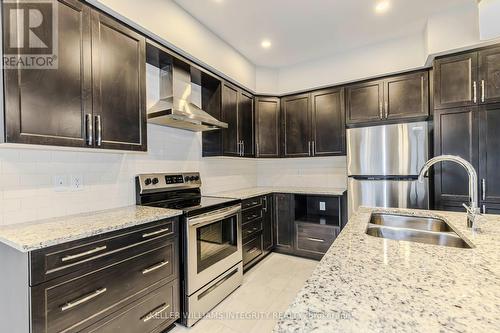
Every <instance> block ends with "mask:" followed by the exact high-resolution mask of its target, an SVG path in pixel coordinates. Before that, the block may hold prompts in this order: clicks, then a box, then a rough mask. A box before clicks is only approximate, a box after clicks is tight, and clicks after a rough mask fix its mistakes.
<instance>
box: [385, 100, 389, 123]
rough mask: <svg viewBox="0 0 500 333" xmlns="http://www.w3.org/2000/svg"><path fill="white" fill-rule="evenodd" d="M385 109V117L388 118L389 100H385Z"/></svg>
mask: <svg viewBox="0 0 500 333" xmlns="http://www.w3.org/2000/svg"><path fill="white" fill-rule="evenodd" d="M384 109H385V119H387V118H389V102H388V101H385V103H384Z"/></svg>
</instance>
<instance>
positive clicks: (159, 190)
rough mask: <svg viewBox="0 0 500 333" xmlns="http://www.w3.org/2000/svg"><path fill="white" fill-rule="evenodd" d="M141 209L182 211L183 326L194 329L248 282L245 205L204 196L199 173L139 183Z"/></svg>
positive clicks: (145, 179)
mask: <svg viewBox="0 0 500 333" xmlns="http://www.w3.org/2000/svg"><path fill="white" fill-rule="evenodd" d="M136 202H137V204H138V205H145V206H153V207H164V208H171V209H179V210H182V211H183V212H184V215H183V218H182V219H181V228H180V230H181V237H180V240H181V242H180V243H181V256H180V257H181V258H180V262H181V267H180V272H181V308H182V311H181V321H182V323H183V324H184V325H186V326H192V325H194V324H195V323H196V322H197V321H198V320H199V319H201V318H202V317H203V316H204V315H205V314H206V313H207V312H208V311H210V310H211V309H212V308H213V307H214V306H215V305H217V304H218V303H219V302H221V301H222V300H223V299H224V298H226V297H227V296H228V295H229V294H230V293H232V292H233V291H234V290H235V289H236V288H238V286H240V285H241V283H242V280H243V264H242V260H243V258H242V244H241V201H240V200H237V199H228V198H218V197H210V196H202V195H201V178H200V174H199V173H196V172H190V173H175V174H173V173H155V174H142V175H138V176H137V177H136Z"/></svg>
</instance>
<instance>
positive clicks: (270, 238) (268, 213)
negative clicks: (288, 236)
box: [262, 194, 274, 252]
mask: <svg viewBox="0 0 500 333" xmlns="http://www.w3.org/2000/svg"><path fill="white" fill-rule="evenodd" d="M262 204H263V208H262V209H263V210H264V222H263V223H264V226H263V230H262V237H263V248H264V251H266V252H269V251H271V250H272V249H273V247H274V218H273V217H274V214H273V213H274V209H273V195H272V194H268V195H266V196H265V197H264V198H263V203H262Z"/></svg>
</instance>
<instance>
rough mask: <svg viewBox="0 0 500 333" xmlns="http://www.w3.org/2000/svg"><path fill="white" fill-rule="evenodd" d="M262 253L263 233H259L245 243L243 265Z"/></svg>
mask: <svg viewBox="0 0 500 333" xmlns="http://www.w3.org/2000/svg"><path fill="white" fill-rule="evenodd" d="M261 254H262V235H257V236H256V237H255V238H253V239H252V240H250V241H249V242H248V243H246V244H243V265H246V264H248V263H249V262H250V261H252V260H254V259H255V258H257V257H258V256H260V255H261Z"/></svg>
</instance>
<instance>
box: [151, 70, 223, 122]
mask: <svg viewBox="0 0 500 333" xmlns="http://www.w3.org/2000/svg"><path fill="white" fill-rule="evenodd" d="M191 89H192V84H191V73H190V71H189V69H188V68H183V67H181V66H178V65H176V64H167V65H165V66H164V67H162V68H160V99H159V101H158V102H156V103H155V104H154V105H153V106H152V107H151V108H149V109H148V112H147V113H148V122H149V123H153V124H157V125H163V126H170V127H175V128H180V129H186V130H189V131H193V132H202V131H211V130H218V129H221V128H227V124H226V123H224V122H221V121H219V120H217V119H216V118H214V117H212V116H211V115H209V114H208V113H207V112H205V111H203V110H202V109H201V107H200V106H198V105H196V104H195V103H194V102H193V101H192V100H191V97H192V94H191Z"/></svg>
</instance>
